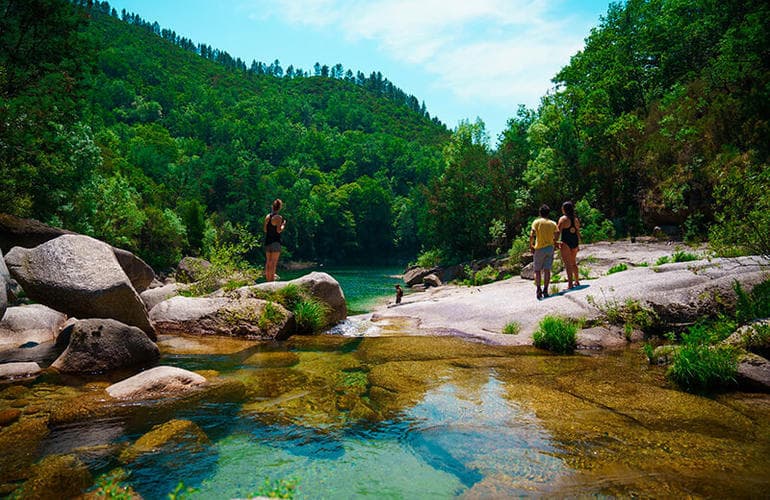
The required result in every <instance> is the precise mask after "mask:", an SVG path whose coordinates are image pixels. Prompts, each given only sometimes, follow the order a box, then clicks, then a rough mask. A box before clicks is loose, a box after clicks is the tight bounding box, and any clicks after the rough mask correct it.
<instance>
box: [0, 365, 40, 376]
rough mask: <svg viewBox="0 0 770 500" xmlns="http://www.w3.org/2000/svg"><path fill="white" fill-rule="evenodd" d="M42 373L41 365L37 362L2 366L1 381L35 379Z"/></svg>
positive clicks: (0, 368) (0, 371) (0, 370)
mask: <svg viewBox="0 0 770 500" xmlns="http://www.w3.org/2000/svg"><path fill="white" fill-rule="evenodd" d="M38 373H40V365H38V364H37V363H35V362H32V361H27V362H19V363H3V364H0V380H7V379H18V378H29V377H34V376H35V375H37V374H38Z"/></svg>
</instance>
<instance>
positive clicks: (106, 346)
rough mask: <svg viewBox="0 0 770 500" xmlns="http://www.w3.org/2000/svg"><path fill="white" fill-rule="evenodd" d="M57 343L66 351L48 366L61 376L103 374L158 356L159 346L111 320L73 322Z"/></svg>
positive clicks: (140, 331)
mask: <svg viewBox="0 0 770 500" xmlns="http://www.w3.org/2000/svg"><path fill="white" fill-rule="evenodd" d="M59 340H60V342H59V343H60V345H66V346H67V348H66V349H65V350H64V352H62V353H61V355H60V356H59V357H58V358H57V359H56V361H54V362H53V364H52V365H51V366H52V367H53V368H56V369H57V370H59V371H60V372H64V373H102V372H107V371H111V370H115V369H118V368H126V367H131V366H139V365H144V364H148V363H153V362H155V361H157V360H158V358H159V357H160V351H159V350H158V346H157V345H155V343H154V342H152V341H151V340H150V339H149V337H147V335H146V334H145V333H144V332H143V331H142V330H140V329H139V328H136V327H135V326H128V325H125V324H123V323H121V322H119V321H115V320H112V319H85V320H79V321H75V322H74V323H73V324H72V325H70V326H69V327H67V328H66V329H64V331H62V333H61V335H60V336H59Z"/></svg>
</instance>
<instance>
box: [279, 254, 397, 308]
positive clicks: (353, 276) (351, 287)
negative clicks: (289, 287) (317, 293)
mask: <svg viewBox="0 0 770 500" xmlns="http://www.w3.org/2000/svg"><path fill="white" fill-rule="evenodd" d="M311 271H322V272H325V273H328V274H330V275H331V276H332V277H334V279H336V280H337V281H338V282H339V284H340V286H341V287H342V289H343V290H344V291H345V300H346V302H347V305H348V314H349V315H354V314H362V313H365V312H368V311H371V310H372V309H374V307H375V306H377V305H379V304H383V303H387V302H388V301H390V302H393V301H394V300H395V297H396V290H395V286H396V283H401V284H403V283H404V282H403V280H402V279H401V273H403V272H404V270H403V268H402V267H392V266H379V267H340V266H336V267H319V268H317V269H310V270H303V271H283V272H281V279H282V280H291V279H295V278H299V277H300V276H303V275H305V274H307V273H309V272H311Z"/></svg>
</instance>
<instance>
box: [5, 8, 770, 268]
mask: <svg viewBox="0 0 770 500" xmlns="http://www.w3.org/2000/svg"><path fill="white" fill-rule="evenodd" d="M0 6H1V10H2V11H3V12H4V16H3V17H2V20H1V21H0V23H2V29H1V30H0V92H2V101H1V102H0V113H2V116H1V118H2V119H0V139H1V140H0V165H1V166H2V168H3V174H2V175H1V176H0V210H1V211H6V212H10V213H13V214H16V215H20V216H29V217H35V218H38V219H41V220H43V221H45V222H49V223H52V224H55V225H61V226H64V227H66V228H68V229H73V230H76V231H80V232H84V233H87V234H92V235H94V236H97V237H100V238H103V239H106V240H107V241H109V242H111V243H113V244H115V245H119V246H123V247H126V248H128V249H131V250H134V251H137V252H138V253H139V254H140V255H141V256H143V257H144V258H145V259H147V260H148V261H149V262H151V263H152V264H153V265H154V266H156V267H159V268H164V267H168V266H171V265H173V264H174V263H175V262H176V261H177V260H178V258H179V257H181V255H182V254H185V253H188V254H206V253H207V252H209V251H210V250H211V248H212V246H215V245H216V244H217V242H222V241H227V240H230V241H241V242H248V241H251V239H250V238H249V237H248V235H247V234H246V232H244V231H248V232H250V233H252V234H255V235H259V234H261V221H262V217H263V215H264V214H265V213H266V211H267V210H268V206H269V202H270V201H271V200H272V199H273V198H275V197H280V198H282V199H283V200H284V201H285V203H286V217H287V219H288V221H289V223H288V225H287V228H286V233H285V234H286V237H285V241H286V246H287V248H288V250H289V252H291V257H293V258H297V259H306V258H307V259H314V260H322V261H334V260H336V261H346V262H351V261H355V260H358V261H366V262H372V261H377V260H381V259H386V258H390V259H393V258H399V259H409V258H412V257H414V256H415V255H416V254H417V253H418V252H419V251H421V250H422V251H427V252H428V253H427V255H429V256H431V258H432V260H434V261H435V260H443V261H444V262H449V261H460V260H464V259H468V258H472V257H480V256H486V255H489V254H491V253H494V252H499V251H504V250H506V249H508V248H510V247H511V244H512V242H513V241H514V240H515V239H516V238H517V237H518V236H519V235H521V234H522V231H526V227H527V224H528V221H529V220H530V219H531V218H532V217H533V216H534V215H535V214H536V212H537V207H538V206H539V205H540V204H542V203H548V204H549V205H551V206H553V207H558V206H559V205H560V204H561V202H562V201H564V200H567V199H572V200H574V201H576V202H578V203H577V208H578V212H579V213H578V215H579V216H580V217H581V220H582V221H583V225H584V236H585V239H586V241H590V240H592V239H600V238H611V237H624V236H627V235H635V234H645V233H649V232H650V231H651V230H652V228H653V227H654V226H661V227H663V228H664V229H666V230H669V231H671V232H672V233H678V235H679V236H682V237H684V238H686V239H693V240H706V239H709V240H710V242H711V243H712V244H714V246H715V248H718V249H720V250H721V251H722V252H735V251H738V252H746V251H750V252H757V251H758V252H764V253H766V254H770V236H768V235H770V232H767V231H764V230H763V229H762V228H765V227H768V225H770V196H769V195H768V191H770V168H768V163H769V160H770V27H769V25H770V23H768V19H770V7H768V5H767V4H766V2H761V1H740V2H738V1H728V2H713V1H711V0H630V1H628V2H626V3H618V4H612V5H610V7H609V10H608V11H607V13H606V15H605V16H603V17H602V19H601V21H600V23H599V25H598V26H597V27H596V28H595V29H593V30H592V31H591V33H590V35H589V36H588V38H587V39H586V45H585V48H584V50H582V51H581V52H579V53H577V54H575V55H574V56H573V57H572V59H571V61H570V63H569V64H568V65H567V66H566V67H564V68H563V69H562V70H561V71H560V72H559V73H558V74H557V75H555V77H554V85H555V86H554V88H553V89H552V91H550V92H549V93H547V94H546V95H545V96H544V97H543V98H542V100H541V104H540V106H539V107H538V109H536V110H531V109H526V108H523V107H522V108H520V110H519V113H518V114H517V115H516V116H514V117H512V118H511V119H510V121H509V123H508V127H507V129H506V130H505V131H504V132H503V133H502V134H501V136H500V137H499V138H496V139H497V143H496V144H495V145H494V146H493V145H492V144H490V140H489V137H488V136H487V132H486V130H485V127H484V124H483V122H482V121H480V120H477V121H476V122H475V123H471V122H464V123H461V124H460V125H459V126H458V127H457V128H456V129H455V130H454V131H453V132H450V131H448V130H447V129H446V128H445V127H444V126H443V124H441V123H440V122H439V121H438V120H437V119H436V118H435V117H433V118H431V116H430V115H429V114H428V112H427V110H426V106H425V104H423V103H421V101H420V100H418V99H417V98H415V97H414V96H409V95H407V94H406V93H404V92H403V91H401V90H400V89H398V88H397V87H396V86H395V85H393V84H392V83H391V82H389V81H388V80H387V79H386V78H384V77H383V76H382V75H381V74H379V73H373V74H371V75H369V76H368V77H367V76H365V75H363V74H361V73H359V72H355V73H354V71H353V70H352V69H346V68H344V67H343V66H342V65H340V64H336V65H333V66H328V65H321V64H320V63H319V64H316V66H315V67H314V68H313V69H312V71H307V70H303V69H299V68H295V67H293V66H288V67H287V68H286V69H284V68H283V67H282V65H281V63H280V62H279V61H274V62H272V63H270V64H265V63H262V62H258V61H252V62H251V63H250V64H247V63H246V62H244V61H241V60H240V59H234V58H232V57H231V56H230V55H229V54H227V53H226V52H222V51H219V50H217V49H215V48H213V47H212V46H211V45H207V44H206V43H196V42H194V41H192V40H188V39H185V38H180V37H178V36H177V35H176V34H175V33H174V31H173V30H172V29H169V28H165V27H160V26H158V25H157V24H156V23H150V22H148V21H145V20H143V19H142V18H141V17H140V16H137V15H135V14H131V13H126V12H121V13H118V12H116V11H115V10H114V9H111V8H110V6H109V4H107V3H106V2H102V3H98V2H97V3H95V4H94V3H92V2H90V1H89V2H84V1H78V2H74V3H69V2H64V1H62V0H31V1H18V0H2V2H0ZM212 42H213V41H212ZM251 257H252V258H253V259H254V260H255V261H257V260H259V251H258V248H256V249H255V251H254V252H253V254H252V255H251Z"/></svg>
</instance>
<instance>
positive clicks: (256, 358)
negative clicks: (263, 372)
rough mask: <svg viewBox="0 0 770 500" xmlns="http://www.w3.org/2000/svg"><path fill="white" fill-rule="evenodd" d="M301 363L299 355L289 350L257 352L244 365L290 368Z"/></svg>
mask: <svg viewBox="0 0 770 500" xmlns="http://www.w3.org/2000/svg"><path fill="white" fill-rule="evenodd" d="M297 363H299V356H297V355H296V354H295V353H293V352H287V351H272V352H270V351H268V352H257V353H254V354H252V355H251V356H249V357H248V358H247V359H246V361H244V362H243V364H244V365H250V366H255V367H259V368H288V367H291V366H294V365H296V364H297Z"/></svg>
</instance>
